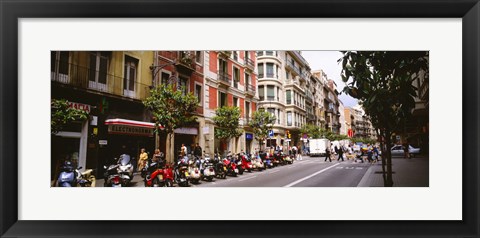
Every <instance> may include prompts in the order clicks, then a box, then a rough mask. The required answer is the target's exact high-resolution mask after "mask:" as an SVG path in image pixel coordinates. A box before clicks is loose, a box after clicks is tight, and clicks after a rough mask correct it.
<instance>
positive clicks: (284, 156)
mask: <svg viewBox="0 0 480 238" xmlns="http://www.w3.org/2000/svg"><path fill="white" fill-rule="evenodd" d="M283 160H285V162H286V163H287V164H293V159H292V157H290V155H287V154H284V155H283Z"/></svg>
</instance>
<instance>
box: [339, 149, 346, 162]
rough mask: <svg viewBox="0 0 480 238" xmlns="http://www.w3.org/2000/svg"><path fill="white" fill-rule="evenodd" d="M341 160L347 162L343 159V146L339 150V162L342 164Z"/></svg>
mask: <svg viewBox="0 0 480 238" xmlns="http://www.w3.org/2000/svg"><path fill="white" fill-rule="evenodd" d="M340 159H342V161H345V160H344V159H343V146H340V149H338V162H340Z"/></svg>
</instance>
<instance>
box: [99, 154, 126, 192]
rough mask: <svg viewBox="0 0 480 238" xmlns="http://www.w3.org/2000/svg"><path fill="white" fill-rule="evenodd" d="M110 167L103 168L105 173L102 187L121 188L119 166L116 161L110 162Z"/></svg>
mask: <svg viewBox="0 0 480 238" xmlns="http://www.w3.org/2000/svg"><path fill="white" fill-rule="evenodd" d="M112 162H113V163H112V164H110V165H105V166H103V168H104V169H105V172H104V173H103V178H104V183H103V186H104V187H122V183H121V177H120V174H119V173H118V167H119V164H117V159H114V160H113V161H112Z"/></svg>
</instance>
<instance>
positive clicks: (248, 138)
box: [245, 133, 253, 153]
mask: <svg viewBox="0 0 480 238" xmlns="http://www.w3.org/2000/svg"><path fill="white" fill-rule="evenodd" d="M252 141H253V134H252V133H245V152H246V153H251V152H252V151H253V150H252Z"/></svg>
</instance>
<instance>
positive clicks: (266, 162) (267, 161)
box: [260, 152, 274, 168]
mask: <svg viewBox="0 0 480 238" xmlns="http://www.w3.org/2000/svg"><path fill="white" fill-rule="evenodd" d="M260 158H261V159H262V161H263V164H264V165H265V168H273V166H274V165H273V161H272V159H271V158H270V155H269V154H268V153H265V152H261V153H260Z"/></svg>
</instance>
